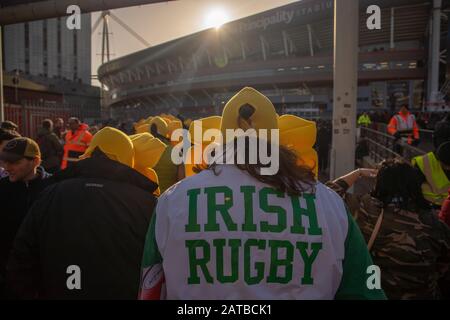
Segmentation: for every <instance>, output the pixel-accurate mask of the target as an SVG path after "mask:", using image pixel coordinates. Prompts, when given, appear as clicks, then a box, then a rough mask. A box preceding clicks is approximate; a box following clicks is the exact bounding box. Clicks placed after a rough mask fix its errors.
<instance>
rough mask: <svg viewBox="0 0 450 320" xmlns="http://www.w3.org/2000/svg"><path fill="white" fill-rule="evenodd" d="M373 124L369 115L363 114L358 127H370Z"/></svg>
mask: <svg viewBox="0 0 450 320" xmlns="http://www.w3.org/2000/svg"><path fill="white" fill-rule="evenodd" d="M371 122H372V121H370V117H369V116H368V115H364V114H363V115H361V116H360V117H359V118H358V125H363V126H368V125H369V124H371Z"/></svg>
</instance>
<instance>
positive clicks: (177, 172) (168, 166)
mask: <svg viewBox="0 0 450 320" xmlns="http://www.w3.org/2000/svg"><path fill="white" fill-rule="evenodd" d="M149 130H150V133H151V134H152V135H153V136H154V137H155V138H158V139H160V140H161V142H163V143H164V144H166V145H167V148H166V149H165V150H164V152H163V154H162V155H161V158H160V159H159V161H158V163H157V164H156V165H155V166H154V168H153V170H155V172H156V174H157V175H158V180H159V188H160V190H161V192H164V191H165V190H166V189H167V188H169V187H170V186H171V185H173V184H175V183H176V182H177V181H179V180H181V179H183V178H184V167H183V166H181V165H176V164H174V163H173V161H172V149H173V146H172V145H171V144H170V138H169V137H168V132H169V128H168V125H167V122H166V121H165V120H164V119H163V118H161V117H159V116H157V117H153V119H152V120H151V121H150V129H149Z"/></svg>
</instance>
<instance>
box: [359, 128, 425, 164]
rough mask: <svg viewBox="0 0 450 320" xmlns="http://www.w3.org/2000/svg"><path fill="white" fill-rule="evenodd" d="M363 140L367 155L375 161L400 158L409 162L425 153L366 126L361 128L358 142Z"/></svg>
mask: <svg viewBox="0 0 450 320" xmlns="http://www.w3.org/2000/svg"><path fill="white" fill-rule="evenodd" d="M363 142H365V143H367V147H368V152H369V157H370V159H371V160H372V161H374V162H375V163H379V162H381V161H383V160H385V159H392V158H402V159H404V160H405V161H407V162H410V161H411V160H412V158H414V157H416V156H419V155H423V154H425V153H426V151H424V150H422V149H419V148H416V147H414V146H411V145H409V144H407V143H406V142H404V141H403V140H401V139H396V138H395V137H393V136H391V135H389V134H387V133H384V132H382V131H378V130H374V129H371V128H366V127H362V128H361V135H360V143H363Z"/></svg>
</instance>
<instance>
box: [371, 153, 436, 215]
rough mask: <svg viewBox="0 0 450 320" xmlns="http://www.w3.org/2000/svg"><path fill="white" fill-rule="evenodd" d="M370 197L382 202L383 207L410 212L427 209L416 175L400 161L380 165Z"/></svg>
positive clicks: (391, 160) (395, 160) (390, 160)
mask: <svg viewBox="0 0 450 320" xmlns="http://www.w3.org/2000/svg"><path fill="white" fill-rule="evenodd" d="M372 196H373V197H375V198H376V199H378V200H380V201H381V202H383V205H384V207H386V206H388V205H395V206H397V207H398V208H400V209H404V210H410V211H415V210H418V209H427V208H429V204H428V202H427V201H426V200H425V198H424V197H423V194H422V189H421V184H420V179H419V176H418V173H417V172H416V171H415V169H414V168H413V167H412V166H411V165H410V164H408V163H406V162H405V161H403V160H401V159H388V160H384V161H383V162H381V163H380V165H379V169H378V174H377V177H376V182H375V188H374V190H373V191H372Z"/></svg>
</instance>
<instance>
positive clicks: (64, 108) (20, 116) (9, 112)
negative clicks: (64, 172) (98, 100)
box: [5, 104, 99, 139]
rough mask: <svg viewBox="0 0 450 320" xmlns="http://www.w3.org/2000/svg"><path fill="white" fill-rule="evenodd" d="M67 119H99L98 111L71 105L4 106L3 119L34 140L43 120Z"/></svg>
mask: <svg viewBox="0 0 450 320" xmlns="http://www.w3.org/2000/svg"><path fill="white" fill-rule="evenodd" d="M69 117H77V118H79V119H81V120H83V119H87V118H89V119H93V118H94V119H95V118H98V117H99V113H98V110H90V109H88V108H81V107H79V106H71V105H67V104H64V105H58V106H56V105H51V104H50V105H48V104H47V105H46V104H39V105H34V104H33V105H32V104H23V105H18V104H5V119H6V120H10V121H12V122H14V123H15V124H17V125H18V126H19V132H20V134H21V135H23V136H27V137H30V138H33V139H34V138H36V135H37V132H38V129H39V128H40V127H41V124H42V121H43V120H44V119H51V120H55V119H56V118H62V119H64V121H66V122H67V119H68V118H69Z"/></svg>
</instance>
